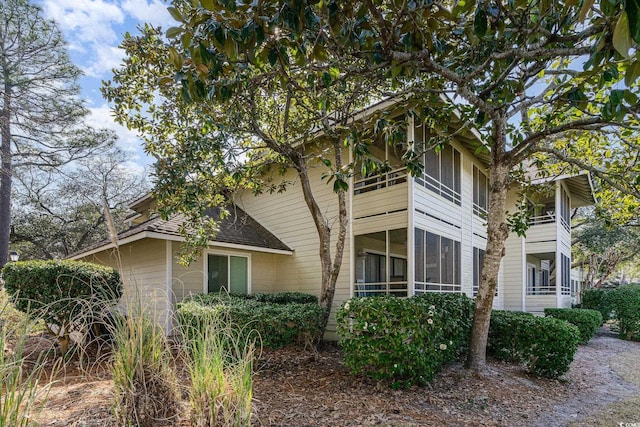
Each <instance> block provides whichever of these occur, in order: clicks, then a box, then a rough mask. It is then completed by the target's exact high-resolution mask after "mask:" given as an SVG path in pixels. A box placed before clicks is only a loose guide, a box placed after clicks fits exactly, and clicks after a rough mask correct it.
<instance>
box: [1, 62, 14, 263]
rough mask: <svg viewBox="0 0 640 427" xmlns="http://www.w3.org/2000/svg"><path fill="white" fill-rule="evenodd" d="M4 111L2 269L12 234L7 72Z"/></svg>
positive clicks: (9, 90) (9, 93) (9, 87)
mask: <svg viewBox="0 0 640 427" xmlns="http://www.w3.org/2000/svg"><path fill="white" fill-rule="evenodd" d="M3 77H4V88H3V89H4V94H3V105H2V111H0V137H1V138H2V145H1V147H0V157H2V159H1V163H0V268H2V267H3V266H4V265H5V264H6V263H7V261H8V259H9V236H10V234H11V174H12V171H11V168H12V159H11V122H10V120H11V117H10V108H11V85H10V84H9V81H8V79H9V76H8V75H7V73H6V72H5V75H4V76H3Z"/></svg>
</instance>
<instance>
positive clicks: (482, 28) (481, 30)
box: [473, 8, 488, 37]
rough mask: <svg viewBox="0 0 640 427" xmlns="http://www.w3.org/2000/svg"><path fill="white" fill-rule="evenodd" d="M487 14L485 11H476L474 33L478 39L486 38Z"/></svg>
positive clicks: (479, 9)
mask: <svg viewBox="0 0 640 427" xmlns="http://www.w3.org/2000/svg"><path fill="white" fill-rule="evenodd" d="M487 25H488V23H487V14H486V13H485V11H484V9H481V8H478V9H476V16H475V17H474V18H473V32H474V33H475V35H476V36H478V37H484V36H485V34H487Z"/></svg>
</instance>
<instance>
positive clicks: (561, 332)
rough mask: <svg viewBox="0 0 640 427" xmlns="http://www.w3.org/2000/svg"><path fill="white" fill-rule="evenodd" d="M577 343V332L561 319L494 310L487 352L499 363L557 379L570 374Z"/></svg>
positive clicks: (578, 338)
mask: <svg viewBox="0 0 640 427" xmlns="http://www.w3.org/2000/svg"><path fill="white" fill-rule="evenodd" d="M579 342H580V330H579V329H578V328H577V327H576V326H575V325H572V324H570V323H569V322H566V321H564V320H560V319H554V318H552V317H537V316H534V315H532V314H529V313H522V312H514V311H501V310H494V311H493V312H492V313H491V326H490V328H489V342H488V347H487V351H488V352H489V353H490V354H491V355H493V356H494V357H496V358H498V359H502V360H509V361H513V362H518V363H522V364H523V365H524V366H525V367H526V368H527V370H528V371H529V372H530V373H532V374H534V375H536V376H539V377H547V378H557V377H559V376H560V375H562V374H564V373H565V372H567V371H568V370H569V366H570V365H571V362H572V361H573V357H574V355H575V353H576V351H577V349H578V343H579Z"/></svg>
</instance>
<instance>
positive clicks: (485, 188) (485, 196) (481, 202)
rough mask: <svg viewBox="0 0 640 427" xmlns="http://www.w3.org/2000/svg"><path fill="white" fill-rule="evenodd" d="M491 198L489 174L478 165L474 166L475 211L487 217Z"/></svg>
mask: <svg viewBox="0 0 640 427" xmlns="http://www.w3.org/2000/svg"><path fill="white" fill-rule="evenodd" d="M488 200H489V182H488V180H487V176H486V175H485V174H484V173H483V172H482V171H481V170H480V169H478V168H477V167H475V166H474V167H473V213H474V214H476V215H478V216H482V217H486V215H487V206H488Z"/></svg>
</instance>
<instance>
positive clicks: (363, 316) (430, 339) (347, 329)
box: [336, 293, 473, 387]
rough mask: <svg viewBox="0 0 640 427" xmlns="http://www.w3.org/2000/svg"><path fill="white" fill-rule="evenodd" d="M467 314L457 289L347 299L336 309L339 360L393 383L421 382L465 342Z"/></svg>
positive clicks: (469, 307)
mask: <svg viewBox="0 0 640 427" xmlns="http://www.w3.org/2000/svg"><path fill="white" fill-rule="evenodd" d="M472 315H473V300H471V299H470V298H468V297H467V296H465V295H461V294H435V293H427V294H423V295H419V296H416V297H412V298H397V297H392V296H383V297H375V298H352V299H350V300H348V301H347V302H345V303H344V304H343V305H342V307H341V308H340V310H339V311H338V313H337V314H336V320H337V322H338V334H339V335H340V344H341V346H342V350H343V352H344V355H345V364H346V365H347V366H348V367H349V368H350V369H351V371H352V372H354V373H364V374H366V375H368V376H369V377H371V378H374V379H378V380H388V381H390V382H391V385H392V386H393V387H409V386H411V385H413V384H418V385H425V384H427V383H428V382H429V381H430V380H431V379H432V378H433V376H434V375H435V374H436V373H437V372H438V371H439V370H440V368H441V367H442V365H444V364H446V363H448V362H451V361H453V360H455V358H456V357H457V356H458V355H459V354H460V353H461V351H462V350H463V349H464V348H465V347H466V345H467V344H468V342H469V336H470V333H471V319H472Z"/></svg>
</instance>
